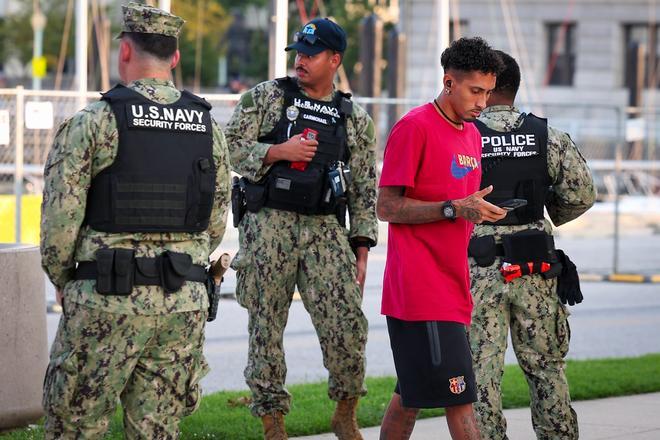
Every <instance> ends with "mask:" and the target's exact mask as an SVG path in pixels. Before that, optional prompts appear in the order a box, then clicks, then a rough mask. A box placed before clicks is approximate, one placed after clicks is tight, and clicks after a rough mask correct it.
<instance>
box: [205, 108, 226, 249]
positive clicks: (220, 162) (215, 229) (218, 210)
mask: <svg viewBox="0 0 660 440" xmlns="http://www.w3.org/2000/svg"><path fill="white" fill-rule="evenodd" d="M213 161H214V162H215V167H216V176H215V195H214V202H213V210H212V211H211V219H210V221H209V228H208V233H209V238H210V252H213V251H214V250H215V248H217V247H218V246H219V245H220V242H221V241H222V236H223V235H224V234H225V228H226V226H227V211H228V209H227V208H228V206H229V197H230V196H229V192H230V180H231V173H230V165H229V151H228V149H227V141H226V140H225V135H224V134H223V133H222V130H221V129H220V127H218V124H216V122H215V121H213Z"/></svg>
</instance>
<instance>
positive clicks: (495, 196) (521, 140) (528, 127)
mask: <svg viewBox="0 0 660 440" xmlns="http://www.w3.org/2000/svg"><path fill="white" fill-rule="evenodd" d="M521 117H522V118H524V119H523V123H522V124H521V125H520V127H518V128H517V129H514V130H511V131H509V132H501V131H496V130H493V129H491V128H488V126H486V124H484V123H483V122H481V121H479V120H477V121H475V125H476V126H477V128H478V129H479V132H480V133H481V139H482V144H483V149H482V153H481V169H482V177H481V188H485V187H487V186H488V185H493V192H491V193H490V194H489V195H488V196H486V200H487V201H488V202H490V203H493V204H495V205H497V204H499V203H501V202H504V201H505V200H509V199H525V200H527V205H526V206H523V207H522V208H518V209H514V210H512V211H510V212H509V213H508V214H507V216H506V217H504V219H502V220H500V221H498V222H496V223H491V222H484V224H491V225H492V224H495V225H524V224H527V223H531V222H533V221H536V220H540V219H542V218H543V207H544V205H545V200H546V195H547V193H548V189H549V187H550V185H551V180H550V176H549V174H548V123H547V121H546V120H545V119H543V118H539V117H537V116H534V115H532V114H529V115H525V114H523V115H521Z"/></svg>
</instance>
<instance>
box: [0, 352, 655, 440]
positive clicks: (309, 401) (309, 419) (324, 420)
mask: <svg viewBox="0 0 660 440" xmlns="http://www.w3.org/2000/svg"><path fill="white" fill-rule="evenodd" d="M566 374H567V376H568V381H569V384H570V388H571V396H572V398H573V400H588V399H598V398H603V397H611V396H623V395H629V394H642V393H650V392H657V391H660V354H652V355H646V356H641V357H637V358H623V359H602V360H588V361H569V362H568V367H567V369H566ZM394 382H395V379H394V378H393V377H371V378H368V379H367V388H368V389H369V394H368V395H367V396H366V397H365V398H364V399H362V400H361V401H360V407H359V410H358V418H359V423H360V426H362V427H367V426H375V425H378V424H380V420H381V418H382V416H383V413H384V412H385V407H386V405H387V403H388V401H389V398H390V396H391V394H392V390H393V389H394ZM289 391H290V392H291V394H292V395H293V403H292V406H291V412H290V414H289V415H288V416H287V418H286V426H287V431H288V433H289V435H290V436H292V437H295V436H301V435H310V434H318V433H322V432H328V431H330V418H331V416H332V412H333V410H334V403H333V402H331V401H330V400H329V399H328V398H327V386H326V384H325V383H312V384H302V385H292V386H290V387H289ZM247 395H248V393H246V392H219V393H213V394H210V395H208V396H205V397H204V399H203V400H202V403H201V406H200V408H199V410H198V411H197V412H196V413H195V414H193V415H192V416H190V417H187V418H186V419H185V420H183V421H182V422H181V431H182V436H181V438H182V439H198V438H209V439H241V440H242V439H260V438H261V424H260V422H259V420H257V419H255V418H253V417H252V416H251V415H250V412H249V411H248V409H247V407H246V406H245V405H243V404H241V403H238V404H237V403H236V399H238V398H241V397H245V396H247ZM502 399H503V405H504V407H505V408H520V407H525V406H528V405H529V393H528V391H527V383H526V381H525V378H524V376H523V374H522V371H521V370H520V368H519V367H518V366H517V365H509V366H507V367H506V368H505V373H504V379H503V383H502ZM442 414H443V411H442V410H424V411H422V412H421V414H420V417H422V418H425V417H434V416H438V415H442ZM122 432H123V430H122V427H121V411H120V410H118V411H117V414H116V415H115V418H114V419H113V421H112V423H111V427H110V430H109V432H108V435H107V437H106V438H109V439H122V438H123V435H122ZM0 437H2V438H3V439H4V438H6V439H16V440H18V439H21V440H23V439H26V440H27V439H38V438H43V429H42V427H41V426H40V425H36V426H33V427H31V428H30V429H22V430H17V431H13V432H10V433H6V434H4V435H0Z"/></svg>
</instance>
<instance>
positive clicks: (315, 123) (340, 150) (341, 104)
mask: <svg viewBox="0 0 660 440" xmlns="http://www.w3.org/2000/svg"><path fill="white" fill-rule="evenodd" d="M277 82H278V85H279V86H280V87H281V89H282V90H283V91H284V105H283V107H282V116H281V117H280V120H279V121H278V123H277V124H276V125H275V127H274V128H273V130H271V132H270V133H268V134H266V135H265V136H261V137H260V138H259V139H258V140H259V142H266V143H271V144H279V143H283V142H285V141H286V140H288V139H289V138H291V136H293V135H296V134H299V133H302V132H303V130H304V129H305V128H311V129H314V130H316V131H317V132H318V136H317V138H316V139H317V140H318V142H319V145H318V149H317V150H316V154H315V155H314V158H313V159H312V161H311V162H310V163H309V164H308V165H307V168H306V169H305V170H304V171H300V170H297V169H293V168H291V162H288V161H280V162H277V163H275V164H273V166H272V167H271V169H270V170H269V171H268V173H267V175H266V177H264V179H263V180H262V181H261V182H260V183H261V184H263V185H264V206H267V207H269V208H275V209H282V210H285V211H294V212H298V213H301V214H332V213H335V212H336V209H337V205H338V203H339V202H340V201H338V200H335V197H334V196H333V195H332V191H331V190H330V184H329V182H328V167H329V165H331V164H332V163H334V162H337V161H342V162H344V163H347V162H348V158H349V151H348V148H347V145H346V141H347V136H346V119H347V117H348V116H350V115H351V114H352V112H353V103H352V102H351V100H350V97H351V95H350V94H346V93H342V92H337V93H336V94H335V98H334V99H333V100H332V101H318V100H315V99H312V98H309V97H307V96H305V95H303V93H302V92H301V91H300V87H299V86H298V83H297V82H296V80H295V79H292V78H289V77H286V78H279V79H277Z"/></svg>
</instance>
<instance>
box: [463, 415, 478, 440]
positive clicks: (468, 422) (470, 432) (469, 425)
mask: <svg viewBox="0 0 660 440" xmlns="http://www.w3.org/2000/svg"><path fill="white" fill-rule="evenodd" d="M461 422H462V424H463V432H464V433H465V440H481V433H480V432H479V427H478V426H477V419H476V418H475V417H474V413H472V414H470V415H467V416H464V417H463V420H462V421H461Z"/></svg>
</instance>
